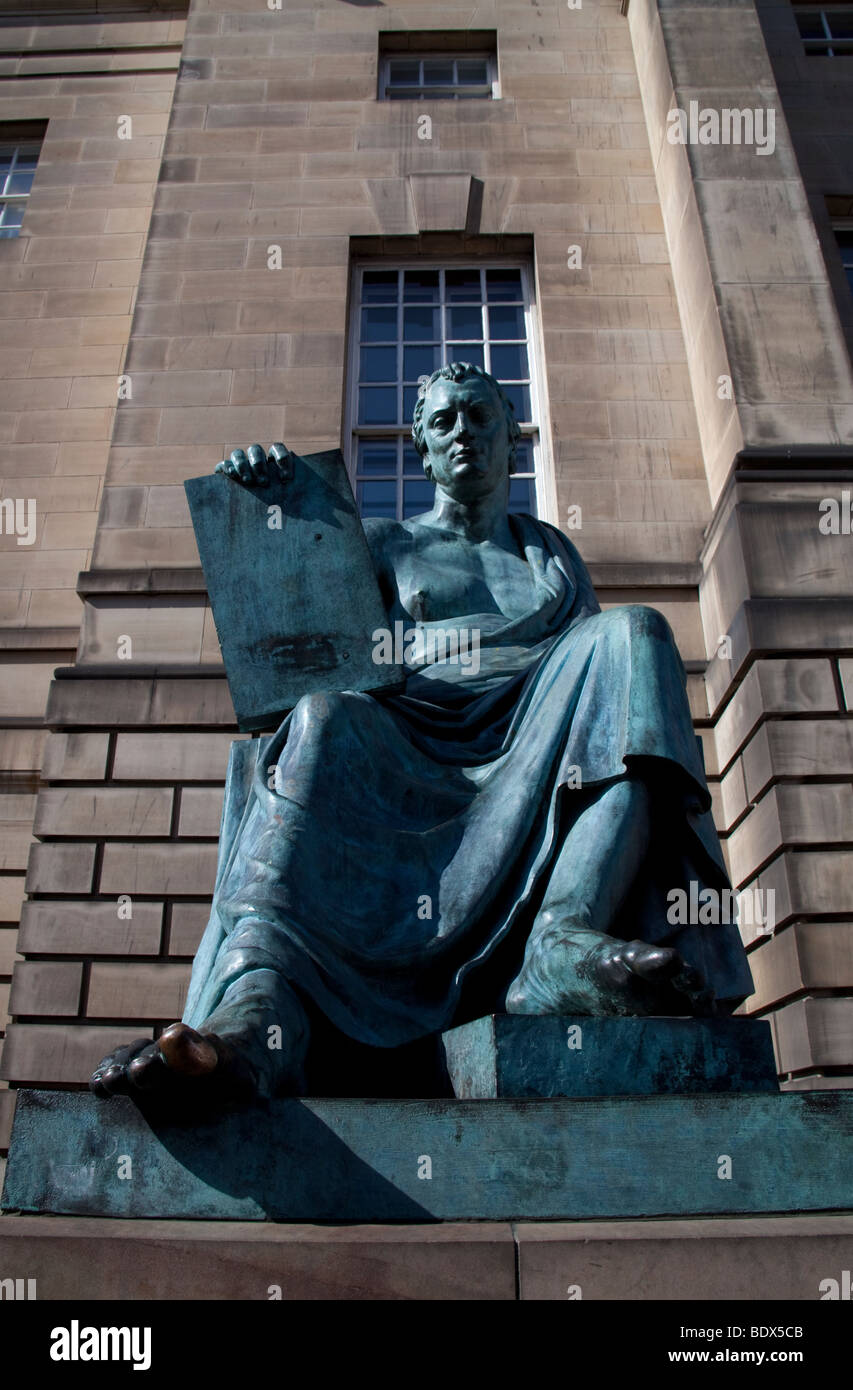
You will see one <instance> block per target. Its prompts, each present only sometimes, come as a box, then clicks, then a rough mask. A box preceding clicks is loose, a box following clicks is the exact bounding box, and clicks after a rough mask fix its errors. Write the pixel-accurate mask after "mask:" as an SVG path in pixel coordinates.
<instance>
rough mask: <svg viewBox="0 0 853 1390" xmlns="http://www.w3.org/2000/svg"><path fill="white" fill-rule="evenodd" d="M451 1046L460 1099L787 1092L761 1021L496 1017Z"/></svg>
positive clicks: (462, 1032) (447, 1037)
mask: <svg viewBox="0 0 853 1390" xmlns="http://www.w3.org/2000/svg"><path fill="white" fill-rule="evenodd" d="M442 1041H443V1043H444V1052H445V1058H446V1062H447V1070H448V1074H449V1076H450V1080H451V1084H452V1086H453V1094H454V1095H455V1096H456V1097H457V1098H458V1099H460V1100H485V1099H497V1098H504V1097H506V1098H508V1097H517V1098H521V1097H534V1096H578V1097H581V1096H624V1095H636V1096H644V1095H666V1094H670V1093H673V1094H675V1093H681V1094H684V1093H689V1092H709V1093H713V1094H718V1093H720V1092H724V1091H727V1092H735V1091H740V1092H749V1091H773V1092H775V1091H778V1089H779V1085H778V1082H777V1079H776V1063H775V1060H774V1056H773V1039H772V1036H771V1032H770V1024H769V1023H765V1022H763V1021H762V1020H760V1019H748V1018H710V1019H693V1018H582V1017H563V1018H532V1017H530V1018H528V1017H524V1016H519V1015H517V1014H491V1015H489V1016H488V1017H486V1018H478V1019H476V1020H475V1021H474V1022H473V1023H466V1024H464V1025H463V1026H462V1027H461V1028H454V1029H452V1030H451V1031H450V1032H448V1033H445V1034H444V1035H443V1039H442Z"/></svg>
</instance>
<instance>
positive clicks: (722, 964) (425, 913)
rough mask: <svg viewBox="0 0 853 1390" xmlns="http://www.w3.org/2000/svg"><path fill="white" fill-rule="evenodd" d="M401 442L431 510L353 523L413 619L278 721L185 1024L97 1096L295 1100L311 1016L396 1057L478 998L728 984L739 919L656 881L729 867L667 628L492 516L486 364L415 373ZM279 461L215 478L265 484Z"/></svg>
mask: <svg viewBox="0 0 853 1390" xmlns="http://www.w3.org/2000/svg"><path fill="white" fill-rule="evenodd" d="M412 433H413V437H414V440H415V443H416V445H417V448H418V450H419V451H420V453H421V455H422V457H423V464H424V472H425V474H426V476H427V478H428V479H430V480H431V481H432V482H433V483H434V484H435V501H434V505H433V507H432V509H431V510H430V511H428V512H426V513H425V514H423V515H421V516H417V517H414V518H412V519H410V520H407V521H401V522H397V521H392V520H378V519H374V520H368V521H366V522H365V531H366V534H367V538H368V542H369V545H370V550H371V554H372V557H373V562H374V566H375V569H376V573H377V576H378V579H379V584H380V588H381V591H382V595H383V598H384V601H385V605H386V608H387V611H388V619H389V628H390V631H392V632H393V630H394V625H395V623H402V624H404V625H405V627H406V629H407V630H409V629H415V630H416V631H417V632H418V633H419V634H420V635H421V640H420V646H418V644H417V643H415V644H414V646H413V652H414V655H413V658H412V660H411V661H409V662H408V664H407V667H406V674H407V680H406V685H405V689H404V691H403V692H402V693H396V694H380V695H370V694H364V693H356V692H344V693H335V694H312V695H309V696H305V697H303V698H302V699H301V700H300V701H299V703H298V704H297V705H296V707H295V708H294V709H293V710H292V712H291V713H290V714H289V715H288V716H287V718H286V719H285V720H284V722H283V724H282V725H281V727H280V728H279V730H278V732H277V734H276V735H275V736H274V738H273V740H272V743H271V745H270V749H269V752H268V755H267V756H268V760H269V762H270V763H273V764H275V768H276V773H275V777H274V778H268V777H267V776H266V775H265V774H266V769H262V770H260V771H259V774H258V776H257V777H256V779H255V783H254V786H253V788H252V794H251V797H250V803H249V805H248V807H247V809H246V813H245V815H244V816H243V820H242V823H241V825H240V829H239V834H238V837H237V840H236V842H235V847H234V852H233V853H232V854H231V855H230V857H229V861H228V866H227V869H226V871H225V872H224V874H223V875H222V877H221V880H220V882H219V884H218V887H217V892H216V895H215V899H214V915H215V918H216V923H217V927H216V931H217V933H218V935H215V936H211V937H210V939H209V943H208V947H207V948H204V946H203V948H202V949H201V950H200V952H199V955H198V957H197V959H196V965H195V969H194V973H193V981H192V985H191V989H190V997H189V1000H188V1004H187V1010H186V1012H185V1016H184V1022H182V1023H175V1024H172V1025H171V1026H170V1027H169V1028H167V1029H166V1030H165V1032H164V1033H163V1035H162V1036H161V1037H160V1038H159V1039H158V1040H157V1042H155V1043H151V1042H149V1041H147V1040H140V1042H139V1043H136V1044H133V1045H132V1046H131V1047H130V1048H121V1049H118V1050H117V1051H116V1052H114V1053H112V1054H111V1055H110V1056H109V1057H107V1058H105V1059H104V1061H103V1062H102V1063H101V1064H100V1066H99V1067H98V1068H97V1070H96V1071H95V1073H94V1075H93V1078H92V1082H91V1086H92V1089H93V1090H94V1091H95V1092H96V1093H97V1094H99V1095H111V1094H113V1093H115V1092H119V1091H125V1092H126V1091H128V1090H130V1091H131V1092H132V1091H134V1089H136V1088H139V1089H148V1090H151V1089H164V1088H165V1089H167V1090H169V1089H171V1090H172V1091H175V1090H177V1092H178V1093H180V1092H182V1091H183V1093H185V1094H190V1093H192V1092H193V1091H194V1090H195V1091H198V1089H199V1088H201V1089H203V1090H204V1091H206V1092H207V1093H209V1094H211V1095H213V1096H216V1097H221V1098H222V1099H225V1098H228V1097H231V1096H234V1095H236V1096H248V1097H252V1096H259V1097H262V1098H263V1097H268V1096H271V1095H273V1094H275V1093H282V1092H283V1093H290V1094H306V1088H307V1087H308V1085H309V1081H310V1067H309V1065H308V1064H309V1062H310V1056H311V1047H312V1039H313V1038H314V1037H315V1036H317V1035H318V1034H319V1032H322V1030H323V1029H324V1028H326V1027H330V1028H331V1030H332V1031H333V1033H334V1035H335V1037H336V1038H337V1039H338V1042H339V1044H340V1046H341V1047H343V1048H345V1047H346V1046H347V1043H348V1041H350V1042H351V1043H352V1045H353V1046H362V1047H369V1048H382V1049H398V1048H405V1047H407V1046H410V1045H413V1044H415V1043H417V1041H418V1040H419V1039H425V1038H430V1037H435V1036H436V1035H438V1034H440V1033H441V1031H442V1030H445V1029H447V1028H450V1027H452V1026H454V1025H456V1024H459V1023H462V1022H465V1021H467V1020H469V1019H472V1018H475V1017H479V1016H482V1015H483V1014H485V1013H490V1012H500V1011H505V1012H511V1013H525V1014H588V1015H625V1014H677V1015H700V1014H708V1013H712V1012H714V1011H719V1012H722V1013H730V1012H731V1011H732V1010H733V1009H734V1008H736V1007H737V1005H738V1004H739V1003H740V1002H741V1001H742V1000H743V999H744V998H745V997H746V996H747V995H748V994H749V993H750V992H751V989H752V982H751V977H750V972H749V969H748V966H747V964H746V956H745V953H744V950H743V946H742V944H741V941H740V937H739V934H738V930H737V926H736V925H735V924H733V923H729V924H726V923H721V924H718V925H715V926H710V927H708V926H701V925H699V924H698V923H696V922H689V923H687V924H679V925H673V923H672V921H671V920H668V917H667V901H668V894H669V893H670V892H671V890H672V889H674V888H685V887H686V886H687V885H689V884H691V883H694V884H695V883H698V884H699V885H700V886H701V887H702V888H703V889H706V888H710V889H712V890H714V891H719V892H723V891H724V890H725V889H727V887H728V879H727V877H726V872H725V867H724V864H723V860H722V857H721V853H720V848H719V843H718V840H717V836H716V832H715V830H714V826H713V823H712V820H711V815H710V797H709V794H708V790H707V786H706V783H705V777H704V772H703V768H702V764H701V760H700V757H699V753H698V751H697V746H696V739H695V735H694V732H693V728H692V725H691V720H690V714H689V710H688V706H687V700H686V695H685V688H684V685H685V683H684V669H683V666H682V663H681V660H680V658H679V655H678V652H677V649H676V647H675V643H674V639H673V637H672V633H671V631H670V629H669V626H668V625H667V623H666V621H665V619H664V618H663V617H662V616H661V615H660V614H659V613H657V612H656V611H655V610H653V609H650V608H646V607H642V606H629V607H622V608H613V609H610V610H609V611H607V612H601V610H600V608H599V605H598V603H597V601H596V598H595V594H594V591H593V588H592V584H591V581H590V578H589V575H588V573H587V570H586V568H585V566H584V564H583V562H582V560H581V558H580V556H579V554H578V552H577V550H576V549H575V547H574V546H573V545H572V544H571V542H570V541H569V540H568V539H567V538H566V537H565V536H564V535H563V534H562V533H561V532H560V531H558V530H557V529H556V528H554V527H552V526H550V525H548V524H546V523H544V522H541V521H538V520H536V519H535V518H533V517H529V516H512V515H508V514H507V495H508V484H509V475H510V472H511V469H512V465H513V459H514V454H515V448H516V441H517V439H518V436H519V429H518V425H517V423H516V421H515V417H514V415H513V411H512V407H511V405H510V403H509V401H508V400H507V399H506V397H505V395H504V393H503V392H502V390H501V388H500V386H499V385H498V383H497V382H496V381H495V380H494V379H493V378H492V377H490V376H488V375H487V374H486V373H485V372H483V371H482V370H481V369H479V368H477V367H472V366H470V365H467V364H464V363H463V364H452V365H450V366H446V367H443V368H441V369H440V370H439V371H438V372H435V373H434V374H433V375H432V376H431V377H430V379H429V381H428V382H427V384H426V387H425V390H424V393H423V395H422V396H421V398H420V399H419V401H418V404H417V408H416V411H415V419H414V424H413V430H412ZM285 454H286V451H284V450H283V446H274V447H273V449H272V450H271V451H270V454H269V456H267V455H266V453H265V451H264V450H263V449H261V448H259V446H253V447H252V449H251V450H250V451H249V453H248V456H247V454H245V453H243V452H242V451H240V450H238V451H235V452H234V453H233V454H232V455H231V458H230V460H229V461H228V462H224V463H221V464H219V465H218V470H219V471H221V472H224V473H225V474H226V475H227V476H228V477H229V478H231V479H233V480H234V485H235V486H237V485H242V486H245V487H250V488H263V487H264V486H265V485H266V482H267V479H268V478H269V476H270V472H269V471H268V470H275V469H277V468H278V467H279V461H280V460H281V459H282V458H283V457H284V455H285ZM316 580H317V583H318V584H322V583H329V584H341V583H345V581H346V576H345V575H341V574H335V573H318V574H317V576H316ZM439 629H441V630H442V631H443V632H447V630H452V631H457V632H458V633H460V634H461V633H462V632H463V630H464V632H465V633H466V634H468V640H469V641H470V635H471V634H476V642H477V660H476V661H473V660H470V659H469V660H467V661H466V660H464V659H463V655H462V645H461V641H460V645H459V647H458V649H457V651H456V652H455V654H454V652H452V651H451V653H450V655H449V656H448V655H447V653H446V652H444V653H443V654H442V653H441V652H439V651H438V649H437V648H436V646H435V644H433V645H432V647H431V644H430V642H429V641H428V640H427V639H428V638H429V636H430V634H434V633H435V632H436V631H437V630H439ZM212 921H213V919H212ZM210 930H211V929H209V931H210ZM211 942H212V945H211V944H210V943H211Z"/></svg>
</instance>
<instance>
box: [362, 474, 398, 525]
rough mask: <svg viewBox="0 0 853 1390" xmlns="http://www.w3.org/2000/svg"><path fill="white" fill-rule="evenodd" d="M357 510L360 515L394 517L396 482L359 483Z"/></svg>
mask: <svg viewBox="0 0 853 1390" xmlns="http://www.w3.org/2000/svg"><path fill="white" fill-rule="evenodd" d="M358 510H359V511H360V512H361V515H362V516H390V517H392V518H393V517H396V515H397V484H396V483H394V482H387V483H359V484H358Z"/></svg>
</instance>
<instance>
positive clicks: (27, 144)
mask: <svg viewBox="0 0 853 1390" xmlns="http://www.w3.org/2000/svg"><path fill="white" fill-rule="evenodd" d="M43 143H44V142H43V140H40V139H37V138H30V139H26V138H18V139H16V138H15V137H14V136H13V137H12V138H11V139H8V140H4V139H2V131H1V130H0V157H3V158H6V156H7V155H11V163H10V166H9V172H8V174H7V175H6V179H5V180H4V185H3V186H4V188H5V186H6V182H8V180H9V179H11V178H13V176H14V174H15V166H16V164H17V161H18V158H19V157H20V156H21V155H24V156H27V157H29V156H32V155H35V161H36V167H35V169H33V179H35V176H36V172H37V170H38V162H39V159H40V158H41V152H42V146H43ZM31 193H32V183H30V187H29V188H28V189H27V191H26V193H5V192H3V191H0V219H2V217H3V215H4V214H5V211H6V208H7V207H21V208H22V209H23V213H22V217H21V225H19V226H17V227H15V228H14V229H13V228H12V226H8V227H7V226H5V225H4V224H3V222H2V220H0V241H15V240H17V238H18V237H19V236H20V235H21V230H22V225H23V219H24V216H25V215H26V210H27V207H28V205H29V200H30V195H31ZM12 231H14V234H13V235H11V236H10V235H8V233H9V232H12Z"/></svg>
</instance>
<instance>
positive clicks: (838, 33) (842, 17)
mask: <svg viewBox="0 0 853 1390" xmlns="http://www.w3.org/2000/svg"><path fill="white" fill-rule="evenodd" d="M827 19H828V20H829V27H830V30H831V32H832V34H833V36H834V37H835V38H836V39H851V38H853V10H842V11H841V12H840V13H839V14H828V15H827Z"/></svg>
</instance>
